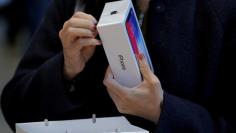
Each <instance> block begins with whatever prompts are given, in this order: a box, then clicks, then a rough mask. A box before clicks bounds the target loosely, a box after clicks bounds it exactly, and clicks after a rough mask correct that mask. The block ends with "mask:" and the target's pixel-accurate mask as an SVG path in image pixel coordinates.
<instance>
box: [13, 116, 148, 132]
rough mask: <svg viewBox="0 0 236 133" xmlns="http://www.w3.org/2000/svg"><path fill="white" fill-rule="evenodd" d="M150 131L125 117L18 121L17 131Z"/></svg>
mask: <svg viewBox="0 0 236 133" xmlns="http://www.w3.org/2000/svg"><path fill="white" fill-rule="evenodd" d="M117 131H118V132H119V133H148V131H146V130H144V129H141V128H139V127H136V126H133V125H131V124H130V123H129V122H128V121H127V120H126V118H125V117H108V118H97V119H96V123H93V122H92V119H81V120H67V121H49V122H48V125H45V122H33V123H17V124H16V133H117Z"/></svg>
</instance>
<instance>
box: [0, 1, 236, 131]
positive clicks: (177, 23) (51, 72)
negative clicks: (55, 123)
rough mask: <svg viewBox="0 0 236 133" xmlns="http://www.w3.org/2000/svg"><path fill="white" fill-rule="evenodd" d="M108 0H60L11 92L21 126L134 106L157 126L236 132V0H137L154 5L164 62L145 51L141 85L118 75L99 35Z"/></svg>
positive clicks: (151, 43) (153, 44)
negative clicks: (124, 82) (129, 83)
mask: <svg viewBox="0 0 236 133" xmlns="http://www.w3.org/2000/svg"><path fill="white" fill-rule="evenodd" d="M77 2H78V1H77ZM105 2H108V0H96V1H95V0H82V1H79V4H78V7H79V8H78V9H80V11H76V12H74V7H75V5H76V1H75V0H54V1H53V3H52V4H51V6H50V8H49V11H48V13H47V15H46V16H45V18H44V21H43V23H42V24H41V26H40V28H39V30H38V31H37V33H36V34H35V36H34V37H33V39H32V41H31V45H30V47H29V49H28V50H27V52H26V53H25V55H24V57H23V59H22V60H21V62H20V64H19V66H18V68H17V70H16V73H15V75H14V77H13V79H12V80H11V81H10V82H9V83H8V85H7V86H6V87H5V88H4V91H3V94H2V101H1V103H2V109H3V113H4V115H5V118H6V120H7V122H8V123H9V125H10V126H11V127H12V129H14V125H15V123H17V122H31V121H42V120H44V119H45V118H48V119H49V120H66V119H80V118H88V117H90V116H91V114H93V113H95V114H97V116H98V117H108V116H118V115H125V116H126V117H127V118H128V119H129V120H130V121H131V123H132V124H135V125H138V126H140V127H144V128H146V129H148V130H149V131H150V132H155V133H178V132H180V133H183V132H187V133H216V132H217V133H225V132H227V133H233V132H235V129H236V117H235V112H236V109H235V107H234V106H235V104H234V101H235V100H236V99H235V96H234V93H233V92H234V89H236V85H235V83H234V82H235V81H234V80H235V78H234V77H235V75H236V69H235V68H236V66H235V63H233V62H235V60H236V55H235V54H236V52H235V50H236V1H235V0H219V1H216V0H212V1H208V0H194V1H191V0H151V1H150V4H149V1H145V0H138V1H135V0H134V1H133V2H134V3H137V4H136V10H137V11H138V10H139V12H146V11H147V12H146V13H145V14H146V15H145V20H146V22H145V23H144V27H145V29H146V30H145V33H146V41H147V43H146V44H147V47H148V49H149V52H150V55H151V58H152V62H153V66H154V69H155V73H153V72H152V71H151V70H150V68H149V67H148V65H147V63H146V60H145V59H144V58H143V55H142V54H140V55H137V57H138V61H139V65H140V70H141V74H142V76H143V78H144V79H143V82H142V83H141V84H140V85H139V86H137V87H134V88H128V87H125V86H122V85H120V84H119V83H118V82H117V81H116V80H115V79H114V78H113V75H112V72H111V70H110V68H109V67H108V62H107V60H106V56H105V53H104V51H103V48H102V47H101V41H100V40H99V39H98V37H97V30H96V24H97V20H98V19H99V17H100V15H101V12H102V9H103V7H104V4H105ZM148 5H149V6H148ZM83 7H85V8H83ZM144 10H146V11H144ZM114 41H115V40H114ZM104 75H105V77H104Z"/></svg>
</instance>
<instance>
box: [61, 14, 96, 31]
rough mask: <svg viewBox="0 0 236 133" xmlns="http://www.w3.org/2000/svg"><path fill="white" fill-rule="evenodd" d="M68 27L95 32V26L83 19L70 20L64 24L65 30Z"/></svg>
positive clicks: (74, 18)
mask: <svg viewBox="0 0 236 133" xmlns="http://www.w3.org/2000/svg"><path fill="white" fill-rule="evenodd" d="M66 27H67V28H68V27H73V28H85V29H90V30H92V31H95V30H96V26H95V24H94V23H93V22H92V21H90V20H88V19H83V18H76V17H73V18H71V19H70V20H68V21H67V22H66V26H65V28H66Z"/></svg>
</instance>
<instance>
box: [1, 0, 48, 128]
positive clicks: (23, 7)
mask: <svg viewBox="0 0 236 133" xmlns="http://www.w3.org/2000/svg"><path fill="white" fill-rule="evenodd" d="M48 3H50V0H0V95H1V92H2V90H3V88H4V86H5V85H6V83H7V82H8V81H9V80H10V79H11V78H12V76H13V74H14V71H15V69H16V67H17V65H18V63H19V61H20V59H21V57H22V56H23V54H24V52H25V50H26V49H27V47H28V45H29V40H30V38H31V36H32V34H33V33H34V32H35V30H37V27H38V25H39V24H40V21H41V19H42V17H43V15H44V14H45V11H46V9H47V6H48ZM0 133H13V132H12V131H11V129H10V128H9V127H8V125H7V124H6V122H5V120H4V116H3V115H2V112H1V109H0Z"/></svg>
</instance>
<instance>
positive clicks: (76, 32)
mask: <svg viewBox="0 0 236 133" xmlns="http://www.w3.org/2000/svg"><path fill="white" fill-rule="evenodd" d="M67 35H68V36H70V37H71V38H72V39H74V38H77V37H94V33H93V32H92V31H91V30H88V29H84V28H72V27H70V28H68V29H67Z"/></svg>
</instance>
